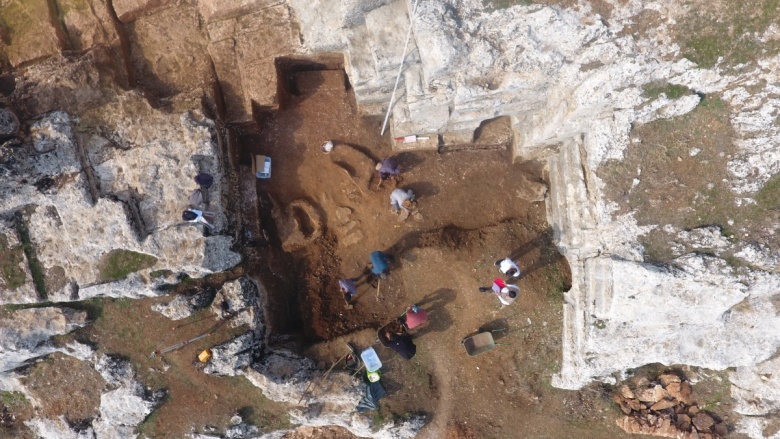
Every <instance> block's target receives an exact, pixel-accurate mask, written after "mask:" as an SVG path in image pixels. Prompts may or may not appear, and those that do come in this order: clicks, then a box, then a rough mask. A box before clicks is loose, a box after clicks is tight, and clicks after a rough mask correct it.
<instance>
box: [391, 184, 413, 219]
mask: <svg viewBox="0 0 780 439" xmlns="http://www.w3.org/2000/svg"><path fill="white" fill-rule="evenodd" d="M412 201H414V192H412V190H411V189H409V190H404V189H396V190H394V191H393V192H391V193H390V206H391V207H392V208H393V212H395V213H398V212H399V211H400V210H401V209H403V210H405V211H407V212H409V211H410V210H411V203H412Z"/></svg>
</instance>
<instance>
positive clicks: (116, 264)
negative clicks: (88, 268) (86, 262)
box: [99, 249, 157, 282]
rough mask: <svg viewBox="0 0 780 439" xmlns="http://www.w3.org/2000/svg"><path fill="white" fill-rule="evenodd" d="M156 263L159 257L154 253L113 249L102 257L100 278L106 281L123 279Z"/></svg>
mask: <svg viewBox="0 0 780 439" xmlns="http://www.w3.org/2000/svg"><path fill="white" fill-rule="evenodd" d="M155 263H157V258H155V257H154V256H152V255H147V254H143V253H138V252H134V251H132V250H124V249H117V250H111V251H110V252H108V253H107V254H105V255H103V257H101V258H100V263H99V266H100V279H101V280H102V281H104V282H108V281H114V280H121V279H124V278H126V277H127V275H129V274H130V273H135V272H136V271H139V270H143V269H144V268H149V267H151V266H153V265H154V264H155Z"/></svg>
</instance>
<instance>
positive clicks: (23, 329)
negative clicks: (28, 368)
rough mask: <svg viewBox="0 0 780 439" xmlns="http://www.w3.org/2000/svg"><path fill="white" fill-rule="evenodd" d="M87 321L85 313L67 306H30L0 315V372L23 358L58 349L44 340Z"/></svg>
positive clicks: (10, 368)
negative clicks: (0, 354) (0, 353)
mask: <svg viewBox="0 0 780 439" xmlns="http://www.w3.org/2000/svg"><path fill="white" fill-rule="evenodd" d="M86 323H87V313H86V312H84V311H76V310H73V309H70V308H57V307H47V308H30V309H22V310H18V311H13V312H11V313H9V314H8V315H7V316H4V317H2V318H0V349H2V351H3V355H2V356H0V372H2V373H6V372H8V371H10V370H12V369H15V368H17V367H19V366H21V365H22V364H24V363H25V362H26V361H28V360H30V359H32V358H36V357H40V356H43V355H46V354H49V353H52V352H55V351H57V350H61V349H58V348H56V347H54V346H52V345H50V344H49V343H47V341H48V340H49V339H50V338H51V337H52V336H55V335H60V334H67V333H68V332H70V331H72V330H73V329H75V328H78V327H80V326H84V325H85V324H86Z"/></svg>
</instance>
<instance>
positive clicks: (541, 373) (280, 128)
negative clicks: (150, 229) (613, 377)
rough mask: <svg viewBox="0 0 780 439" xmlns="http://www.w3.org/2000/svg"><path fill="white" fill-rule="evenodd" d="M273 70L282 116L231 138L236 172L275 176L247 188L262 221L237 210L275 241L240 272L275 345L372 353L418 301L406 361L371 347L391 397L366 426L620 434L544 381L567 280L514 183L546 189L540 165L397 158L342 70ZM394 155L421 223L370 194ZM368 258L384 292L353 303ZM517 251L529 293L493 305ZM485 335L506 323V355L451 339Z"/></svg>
mask: <svg viewBox="0 0 780 439" xmlns="http://www.w3.org/2000/svg"><path fill="white" fill-rule="evenodd" d="M277 65H278V66H280V68H279V73H280V75H282V78H283V79H284V80H282V81H280V83H282V88H283V90H280V93H279V95H280V96H282V97H283V98H282V99H281V101H280V105H279V109H278V110H274V111H272V110H268V109H257V110H258V111H257V114H256V121H257V123H256V124H255V125H251V126H249V125H244V126H240V127H236V128H235V132H236V133H237V134H238V142H237V143H238V147H239V148H238V162H239V165H240V167H241V168H242V169H245V170H246V169H248V167H249V166H250V165H251V157H252V156H253V155H255V154H262V155H266V156H268V157H271V158H272V163H273V165H272V177H271V178H270V179H257V180H256V182H255V185H256V186H255V187H256V190H257V197H258V201H257V206H258V207H257V209H258V211H257V212H251V211H246V209H254V208H255V207H254V205H253V204H252V203H248V204H247V206H244V207H243V208H244V210H245V211H244V212H242V216H244V217H247V218H249V217H259V218H260V221H261V223H262V224H261V227H262V229H264V231H265V235H267V236H268V242H267V243H268V244H270V245H261V246H257V247H253V248H251V249H247V251H248V253H249V254H250V257H249V264H248V266H247V267H246V269H247V272H248V273H250V274H254V275H255V276H257V277H258V278H259V279H260V280H261V282H262V283H263V284H264V285H265V287H266V290H267V292H268V304H267V310H268V320H269V322H268V323H269V328H270V332H271V342H272V343H275V344H277V345H282V344H283V345H285V346H286V347H296V348H299V349H302V350H303V351H304V352H305V353H306V354H307V355H309V356H312V357H314V358H315V359H318V360H320V362H321V363H320V364H321V365H323V366H324V367H327V366H326V365H327V364H329V363H330V362H331V361H333V360H335V359H337V358H339V357H341V356H342V355H343V354H344V352H345V350H344V349H345V345H344V342H347V341H351V342H353V343H354V344H356V345H357V346H358V348H361V349H362V348H365V347H368V346H369V345H374V343H375V338H376V337H375V334H376V332H375V331H376V329H377V328H379V327H380V326H382V325H383V324H385V323H386V322H388V321H390V320H391V319H393V318H395V317H396V316H398V315H400V314H401V313H402V312H403V310H404V309H405V307H406V306H408V305H410V304H412V303H418V304H420V305H421V306H423V307H425V308H427V309H428V310H429V311H430V312H431V320H430V322H429V323H428V324H427V325H426V326H425V327H423V328H422V329H421V330H420V331H418V332H417V334H416V336H415V343H416V344H417V346H418V351H417V356H416V357H415V358H413V359H412V360H411V361H408V362H407V361H404V360H403V359H401V358H400V357H398V356H396V355H395V354H394V353H393V352H392V351H390V350H388V349H386V348H383V347H381V346H380V345H378V344H375V345H374V347H375V348H377V349H378V353H379V355H380V358H381V359H382V361H383V363H384V365H385V366H384V367H383V371H384V375H383V382H384V383H385V385H386V387H387V388H388V390H389V395H388V397H387V398H386V399H385V400H383V403H382V409H381V410H380V411H379V412H377V413H373V414H371V415H369V416H373V417H374V420H375V421H377V422H380V423H381V422H384V421H389V420H391V419H393V418H394V417H396V416H403V415H404V414H408V413H413V412H424V413H427V414H429V415H431V417H430V423H429V425H428V426H427V427H426V428H425V430H424V433H423V435H422V436H421V437H436V438H441V437H448V438H470V437H507V438H508V437H593V438H599V437H605V438H606V437H616V436H615V435H616V434H618V433H617V430H616V427H614V425H613V424H612V422H613V421H611V419H610V420H605V419H606V415H605V413H604V410H607V409H606V407H608V406H609V401H608V399H606V398H602V395H601V393H600V392H598V391H592V390H590V391H587V392H585V393H576V392H565V391H560V390H557V389H553V388H552V387H551V386H550V385H549V382H550V377H551V375H552V374H553V373H555V372H556V371H557V370H558V367H559V364H560V351H561V348H560V343H561V320H562V316H561V301H562V295H563V291H565V290H566V289H568V288H569V285H570V273H569V268H568V265H567V263H566V261H565V260H564V258H563V257H561V256H560V255H559V254H558V253H557V252H556V251H555V250H554V246H553V245H552V243H551V239H550V232H549V228H548V226H547V223H546V217H545V208H544V203H542V202H535V203H532V202H528V201H525V200H523V199H521V198H519V193H520V192H519V189H521V188H519V187H518V184H519V183H518V182H524V181H527V179H530V180H532V181H534V180H536V181H539V179H540V178H541V175H542V173H541V172H540V171H539V168H540V166H539V164H529V163H526V164H515V163H513V162H512V157H511V152H510V151H509V149H495V150H484V149H482V150H475V151H468V150H464V151H458V152H452V153H446V154H439V153H437V152H435V151H415V152H400V153H399V152H396V151H395V150H394V149H393V145H391V143H390V142H391V140H389V139H388V137H389V136H387V135H385V137H384V138H382V137H380V136H379V130H380V126H381V120H378V119H376V118H366V117H362V116H360V115H359V114H358V111H357V107H356V104H355V100H354V96H353V95H352V93H351V90H350V88H349V81H348V79H347V78H346V75H345V73H344V71H343V70H341V69H340V68H338V67H339V66H333V65H325V66H322V67H320V68H324V70H317V68H316V66H315V67H312V66H311V65H308V66H307V65H306V64H305V63H303V62H298V63H297V64H296V63H292V65H293V68H290V64H289V63H288V64H284V63H282V64H277ZM491 126H496V127H497V128H496V129H505V127H503V126H501V125H500V124H486V125H485V126H484V127H482V129H481V130H480V136H491V135H494V134H496V133H492V132H491V130H492V128H491ZM326 140H332V141H333V142H334V144H335V145H336V146H335V148H334V149H333V151H332V152H331V153H324V152H323V151H322V150H321V144H322V143H323V142H324V141H326ZM475 140H479V139H475ZM390 156H394V157H396V158H397V159H398V161H399V163H400V165H401V166H402V168H403V170H404V172H403V174H402V181H401V182H400V183H399V184H398V187H401V188H404V189H412V190H413V191H414V193H415V194H416V195H417V198H418V208H419V213H420V216H419V217H417V218H413V217H410V218H408V219H407V220H406V221H403V222H401V221H399V218H398V216H396V215H395V214H393V213H392V212H391V209H390V204H389V194H390V192H391V191H392V190H393V188H394V187H395V183H394V182H392V181H388V182H386V183H385V184H384V185H383V187H382V188H377V176H376V171H375V170H374V164H375V163H376V162H377V161H378V160H381V159H383V158H386V157H390ZM247 176H248V177H249V178H251V176H249V175H247ZM302 205H305V206H310V209H309V210H310V212H309V213H306V212H305V211H304V209H301V208H300V206H302ZM312 212H313V213H312ZM315 231H316V233H315ZM283 249H284V250H283ZM285 250H286V251H285ZM374 250H382V251H385V252H388V253H390V254H392V255H393V256H395V259H396V260H395V263H394V264H393V265H392V266H391V272H390V274H389V276H388V278H387V279H386V280H383V281H381V283H380V284H379V288H378V289H377V288H374V287H372V286H371V285H368V284H362V285H359V286H358V292H359V296H358V299H357V301H356V303H355V305H354V308H352V309H348V308H347V307H346V306H345V303H344V300H343V298H342V295H341V293H340V292H339V289H338V279H339V278H341V277H357V276H358V275H359V274H361V273H362V272H363V271H364V270H365V268H366V266H367V265H368V262H369V254H370V253H371V252H372V251H374ZM510 254H511V255H513V257H514V258H515V260H517V261H518V263H519V264H520V266H521V268H522V269H523V271H524V274H523V276H522V278H521V279H520V280H519V282H518V284H519V286H520V288H521V290H522V293H521V297H520V299H519V300H518V301H517V302H515V304H513V305H512V306H510V307H504V308H502V307H501V306H500V304H499V302H498V300H497V299H496V298H495V297H493V296H492V295H488V294H484V293H480V292H479V291H478V287H480V286H489V285H490V284H491V282H492V280H493V279H494V278H495V277H497V275H498V274H499V273H498V271H497V270H496V268H495V266H494V265H493V263H494V262H495V260H497V259H499V258H501V257H504V256H506V255H510ZM478 328H492V329H501V330H502V331H501V332H498V333H496V338H501V343H502V344H505V346H500V347H499V348H496V349H495V350H494V351H492V352H489V353H486V354H483V355H480V356H479V357H475V358H470V357H468V356H467V355H466V353H465V351H464V349H463V347H462V346H461V344H460V340H461V339H462V338H463V337H465V336H467V335H469V334H471V333H473V332H474V331H475V330H477V329H478ZM294 341H297V343H294ZM464 402H465V403H464ZM591 422H592V423H594V424H596V425H603V432H602V431H595V432H594V431H593V425H590V426H588V425H587V424H590V423H591ZM519 431H524V432H526V433H527V434H526V433H524V434H522V435H520V436H518V432H519ZM334 437H351V436H350V435H349V434H348V433H345V432H344V433H343V435H341V436H339V435H337V436H334Z"/></svg>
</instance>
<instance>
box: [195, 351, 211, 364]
mask: <svg viewBox="0 0 780 439" xmlns="http://www.w3.org/2000/svg"><path fill="white" fill-rule="evenodd" d="M198 360H200V362H201V363H208V362H209V360H211V351H210V350H208V349H206V350H205V351H203V352H201V353H199V354H198Z"/></svg>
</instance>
